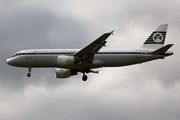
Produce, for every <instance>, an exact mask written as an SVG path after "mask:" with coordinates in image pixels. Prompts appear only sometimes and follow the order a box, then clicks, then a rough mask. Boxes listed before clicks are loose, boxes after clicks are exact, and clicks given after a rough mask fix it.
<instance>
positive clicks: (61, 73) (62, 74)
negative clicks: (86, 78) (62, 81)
mask: <svg viewBox="0 0 180 120" xmlns="http://www.w3.org/2000/svg"><path fill="white" fill-rule="evenodd" d="M72 75H77V72H73V71H71V70H70V69H60V68H57V69H56V78H68V77H71V76H72Z"/></svg>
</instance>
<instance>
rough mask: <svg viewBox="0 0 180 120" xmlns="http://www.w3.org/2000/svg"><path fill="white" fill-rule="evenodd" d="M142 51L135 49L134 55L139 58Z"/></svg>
mask: <svg viewBox="0 0 180 120" xmlns="http://www.w3.org/2000/svg"><path fill="white" fill-rule="evenodd" d="M141 55H142V52H141V50H140V49H136V57H137V58H141Z"/></svg>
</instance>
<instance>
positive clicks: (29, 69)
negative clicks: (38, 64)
mask: <svg viewBox="0 0 180 120" xmlns="http://www.w3.org/2000/svg"><path fill="white" fill-rule="evenodd" d="M28 71H29V73H27V77H31V67H29V68H28Z"/></svg>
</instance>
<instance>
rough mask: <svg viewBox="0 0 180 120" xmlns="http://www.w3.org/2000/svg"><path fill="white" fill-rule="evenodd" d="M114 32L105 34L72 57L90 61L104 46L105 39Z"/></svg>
mask: <svg viewBox="0 0 180 120" xmlns="http://www.w3.org/2000/svg"><path fill="white" fill-rule="evenodd" d="M113 32H114V31H112V32H109V33H105V34H103V35H102V36H101V37H99V38H98V39H96V40H95V41H94V42H92V43H91V44H89V45H88V46H86V47H85V48H83V49H81V50H80V51H78V52H77V53H76V54H75V55H74V56H75V57H77V58H79V59H88V58H89V59H90V58H93V57H94V55H95V54H96V53H97V52H98V51H99V50H100V49H101V48H102V47H103V46H105V44H106V41H105V40H106V39H107V38H108V37H109V36H110V35H111V34H113Z"/></svg>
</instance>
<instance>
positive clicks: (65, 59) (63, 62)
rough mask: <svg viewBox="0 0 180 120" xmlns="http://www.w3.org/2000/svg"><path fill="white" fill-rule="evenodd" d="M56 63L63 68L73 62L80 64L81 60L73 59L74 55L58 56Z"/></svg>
mask: <svg viewBox="0 0 180 120" xmlns="http://www.w3.org/2000/svg"><path fill="white" fill-rule="evenodd" d="M57 64H58V66H59V67H62V68H63V67H67V66H70V65H73V64H81V61H80V60H77V59H75V58H74V56H58V58H57Z"/></svg>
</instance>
